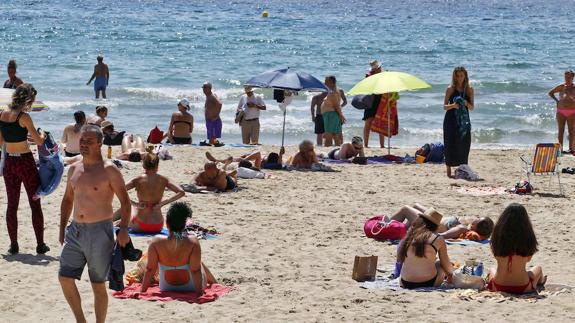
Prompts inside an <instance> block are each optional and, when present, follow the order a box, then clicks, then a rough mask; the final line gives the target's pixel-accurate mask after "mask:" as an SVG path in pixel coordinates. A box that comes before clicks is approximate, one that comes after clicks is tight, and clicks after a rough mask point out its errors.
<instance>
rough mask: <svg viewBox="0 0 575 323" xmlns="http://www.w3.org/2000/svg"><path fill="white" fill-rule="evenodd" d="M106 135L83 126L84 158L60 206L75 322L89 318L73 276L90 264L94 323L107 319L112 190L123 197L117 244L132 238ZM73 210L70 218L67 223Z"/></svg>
mask: <svg viewBox="0 0 575 323" xmlns="http://www.w3.org/2000/svg"><path fill="white" fill-rule="evenodd" d="M102 137H103V135H102V131H101V130H100V128H99V127H98V126H94V125H87V126H84V127H83V128H82V134H81V136H80V153H81V154H82V157H83V158H82V160H81V161H78V162H76V163H74V164H73V165H72V166H70V169H69V171H68V182H67V183H66V191H65V193H64V197H63V198H62V204H61V207H60V212H61V216H60V237H59V239H60V243H61V244H63V245H64V246H63V248H62V254H61V255H60V269H59V271H58V276H59V277H58V278H59V280H60V285H61V286H62V291H63V293H64V296H65V297H66V301H68V304H69V305H70V308H71V309H72V312H73V313H74V316H75V318H76V321H77V322H86V317H85V316H84V313H83V311H82V301H81V298H80V293H79V292H78V288H77V287H76V282H75V281H74V279H78V280H79V279H80V277H81V276H82V271H83V270H84V267H85V266H86V264H87V265H88V274H89V275H90V282H91V283H92V290H93V292H94V312H95V314H96V322H104V321H105V320H106V314H107V311H108V293H107V290H106V285H105V282H106V280H107V279H108V271H109V270H110V260H111V258H112V251H113V249H114V231H113V230H114V227H113V224H112V216H113V210H112V200H113V198H114V194H115V195H116V196H117V197H118V199H119V200H120V212H121V214H122V219H121V221H120V231H119V232H118V237H117V242H118V243H119V244H120V246H125V245H126V244H127V243H128V242H129V240H130V237H129V236H128V223H129V222H130V212H131V206H130V197H129V196H128V192H127V191H126V188H125V184H124V179H123V178H122V174H121V173H120V171H119V170H118V168H116V166H115V165H114V164H112V163H111V162H108V161H104V160H103V158H102V153H101V147H102ZM72 210H74V214H73V217H72V222H71V223H70V225H68V219H69V218H70V215H71V213H72ZM66 225H68V226H67V227H66Z"/></svg>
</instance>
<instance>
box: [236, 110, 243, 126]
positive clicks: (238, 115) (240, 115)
mask: <svg viewBox="0 0 575 323" xmlns="http://www.w3.org/2000/svg"><path fill="white" fill-rule="evenodd" d="M244 114H245V112H244V111H243V110H238V111H237V112H236V118H235V119H234V122H235V123H237V124H239V125H240V126H241V125H242V120H244Z"/></svg>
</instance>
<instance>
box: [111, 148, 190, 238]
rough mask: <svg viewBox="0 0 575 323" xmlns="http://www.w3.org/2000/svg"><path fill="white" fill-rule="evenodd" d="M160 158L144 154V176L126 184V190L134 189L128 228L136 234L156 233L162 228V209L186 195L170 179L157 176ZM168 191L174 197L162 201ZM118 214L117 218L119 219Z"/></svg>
mask: <svg viewBox="0 0 575 323" xmlns="http://www.w3.org/2000/svg"><path fill="white" fill-rule="evenodd" d="M159 163H160V158H159V157H158V155H156V154H152V153H146V154H145V155H144V158H143V159H142V167H143V168H144V172H145V173H144V174H143V175H140V176H138V177H136V178H134V179H132V180H131V181H130V182H128V183H127V184H126V190H128V191H129V190H131V189H133V188H135V189H136V192H137V194H138V202H135V201H132V206H133V207H132V220H131V221H130V224H129V226H130V228H132V229H133V230H134V231H136V232H145V233H157V232H160V231H162V228H163V227H164V216H163V215H162V207H163V206H164V205H167V204H170V203H172V202H175V201H177V200H179V199H181V198H182V197H184V195H185V194H186V193H185V192H184V190H182V188H180V187H179V186H178V185H176V184H174V183H172V181H171V180H170V179H168V178H167V177H164V176H162V175H160V174H158V165H159ZM166 188H167V189H169V190H171V191H172V192H174V193H176V195H174V196H172V197H170V198H169V199H166V200H164V201H162V198H163V197H164V190H165V189H166ZM119 215H120V214H119V213H117V216H118V217H119Z"/></svg>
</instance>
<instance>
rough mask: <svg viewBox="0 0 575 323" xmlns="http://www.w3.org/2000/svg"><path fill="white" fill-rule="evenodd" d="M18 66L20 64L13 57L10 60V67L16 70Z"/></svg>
mask: <svg viewBox="0 0 575 323" xmlns="http://www.w3.org/2000/svg"><path fill="white" fill-rule="evenodd" d="M16 68H18V65H17V64H16V60H14V59H11V60H9V61H8V69H13V70H16Z"/></svg>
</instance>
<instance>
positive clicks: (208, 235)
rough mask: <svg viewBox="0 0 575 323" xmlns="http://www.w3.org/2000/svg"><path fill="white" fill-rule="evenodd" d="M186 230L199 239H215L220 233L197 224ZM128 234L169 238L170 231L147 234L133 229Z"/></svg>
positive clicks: (187, 226)
mask: <svg viewBox="0 0 575 323" xmlns="http://www.w3.org/2000/svg"><path fill="white" fill-rule="evenodd" d="M186 230H187V231H188V235H191V234H193V235H195V236H196V238H198V239H200V240H201V239H214V238H217V237H218V234H219V233H218V232H217V231H215V229H212V228H203V227H201V226H199V225H197V224H191V225H188V224H186ZM128 233H129V234H130V236H131V237H154V236H157V235H160V236H167V235H168V229H166V228H162V231H160V232H158V233H145V232H136V231H134V230H133V229H132V228H130V229H128Z"/></svg>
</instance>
